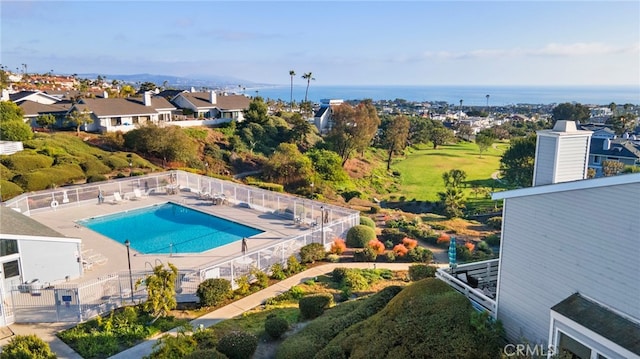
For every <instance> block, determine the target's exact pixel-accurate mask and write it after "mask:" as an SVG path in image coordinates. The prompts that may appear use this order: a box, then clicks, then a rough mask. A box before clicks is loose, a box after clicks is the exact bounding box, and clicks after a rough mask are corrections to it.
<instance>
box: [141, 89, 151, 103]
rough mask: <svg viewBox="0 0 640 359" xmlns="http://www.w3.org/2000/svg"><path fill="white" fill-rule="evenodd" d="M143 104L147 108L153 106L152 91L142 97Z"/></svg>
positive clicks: (146, 92)
mask: <svg viewBox="0 0 640 359" xmlns="http://www.w3.org/2000/svg"><path fill="white" fill-rule="evenodd" d="M142 102H143V103H144V105H145V106H151V91H145V92H144V94H143V95H142Z"/></svg>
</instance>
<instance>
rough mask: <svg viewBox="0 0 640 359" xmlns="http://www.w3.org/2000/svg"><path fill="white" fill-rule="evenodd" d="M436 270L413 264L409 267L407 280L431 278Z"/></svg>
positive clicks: (427, 266) (424, 265)
mask: <svg viewBox="0 0 640 359" xmlns="http://www.w3.org/2000/svg"><path fill="white" fill-rule="evenodd" d="M437 269H438V268H436V267H434V266H429V265H426V264H414V265H411V266H409V279H410V280H412V281H417V280H421V279H425V278H433V277H435V275H436V271H437Z"/></svg>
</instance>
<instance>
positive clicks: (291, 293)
mask: <svg viewBox="0 0 640 359" xmlns="http://www.w3.org/2000/svg"><path fill="white" fill-rule="evenodd" d="M304 295H305V292H304V290H302V288H300V287H298V286H297V285H294V286H293V287H291V288H290V289H289V290H287V291H286V292H284V293H281V294H278V295H276V296H275V297H272V298H269V299H267V300H266V301H265V304H268V305H275V304H278V303H282V302H291V301H297V300H299V299H300V298H302V297H304Z"/></svg>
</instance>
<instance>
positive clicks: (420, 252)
mask: <svg viewBox="0 0 640 359" xmlns="http://www.w3.org/2000/svg"><path fill="white" fill-rule="evenodd" d="M407 257H408V258H409V260H410V261H412V262H422V263H429V262H431V260H432V259H433V253H431V251H430V250H428V249H426V248H424V247H416V248H414V249H412V250H410V251H409V252H408V253H407Z"/></svg>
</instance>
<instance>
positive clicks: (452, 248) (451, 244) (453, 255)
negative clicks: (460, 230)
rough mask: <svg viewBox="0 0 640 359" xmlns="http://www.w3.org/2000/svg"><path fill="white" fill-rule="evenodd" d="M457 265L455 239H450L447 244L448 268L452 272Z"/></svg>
mask: <svg viewBox="0 0 640 359" xmlns="http://www.w3.org/2000/svg"><path fill="white" fill-rule="evenodd" d="M457 266H458V264H457V263H456V239H455V238H454V237H451V241H450V242H449V268H451V271H452V272H454V271H455V269H456V267H457Z"/></svg>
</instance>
